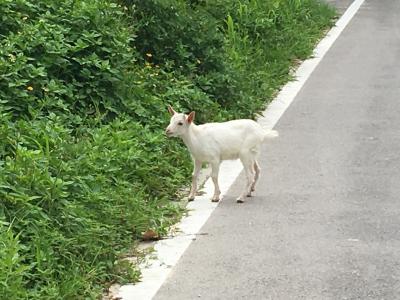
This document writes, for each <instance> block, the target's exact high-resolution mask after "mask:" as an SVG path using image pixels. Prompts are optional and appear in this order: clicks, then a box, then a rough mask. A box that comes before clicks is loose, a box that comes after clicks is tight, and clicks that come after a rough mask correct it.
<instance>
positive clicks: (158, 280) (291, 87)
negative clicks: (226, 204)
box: [117, 0, 364, 300]
mask: <svg viewBox="0 0 400 300" xmlns="http://www.w3.org/2000/svg"><path fill="white" fill-rule="evenodd" d="M363 2H364V0H355V1H354V2H353V3H352V4H351V5H350V6H349V8H348V9H347V10H346V12H345V13H344V14H343V16H342V17H341V18H340V19H339V20H338V21H337V22H336V26H335V27H333V28H332V29H331V30H330V31H329V32H328V34H327V35H326V37H325V38H324V39H323V40H321V42H320V43H319V44H318V45H317V47H316V48H315V50H314V55H313V58H310V59H308V60H306V61H304V62H303V63H302V64H301V65H300V67H299V68H298V70H297V72H296V74H295V79H296V80H295V81H291V82H289V83H288V84H286V85H285V86H284V87H283V88H282V90H281V91H280V93H279V94H278V95H277V97H276V98H275V99H274V100H273V101H272V102H271V103H270V104H269V106H268V108H267V109H266V110H265V111H264V112H263V114H262V116H261V117H260V118H259V119H258V122H259V123H260V124H261V125H262V126H263V127H264V128H266V129H271V128H273V127H274V126H275V124H276V123H277V122H278V120H279V119H280V117H281V116H282V115H283V113H284V112H285V111H286V109H287V108H288V107H289V105H290V104H291V103H292V101H293V99H294V98H295V97H296V95H297V93H298V92H299V91H300V89H301V88H302V86H303V85H304V83H305V82H306V80H307V79H308V78H309V77H310V75H311V73H312V72H313V71H314V69H315V68H316V66H317V65H318V64H319V62H320V61H321V60H322V58H323V57H324V55H325V54H326V53H327V52H328V50H329V48H330V47H331V46H332V44H333V43H334V42H335V40H336V39H337V37H338V36H339V35H340V33H341V32H342V31H343V29H344V28H345V27H346V25H347V24H348V23H349V22H350V20H351V19H352V18H353V16H354V15H355V14H356V12H357V11H358V9H359V8H360V6H361V5H362V4H363ZM241 171H242V165H241V163H240V162H239V161H225V162H223V163H222V165H221V170H220V174H219V178H220V179H221V180H220V188H221V192H222V196H224V195H225V194H226V193H227V191H228V190H229V187H230V186H231V185H232V184H233V183H234V181H235V179H236V178H237V176H239V174H240V172H241ZM203 191H204V194H203V195H202V196H198V197H196V200H195V201H193V202H190V203H189V204H188V206H187V208H188V210H189V214H188V216H187V217H185V218H183V219H182V220H181V222H180V223H179V224H178V228H179V229H180V230H181V231H180V232H179V233H178V234H177V235H176V236H175V237H174V238H171V239H167V240H161V241H159V242H157V243H156V245H155V247H154V249H155V250H156V255H157V258H156V259H151V260H150V261H148V262H147V263H146V264H145V265H143V266H141V267H142V281H141V282H140V283H137V284H135V285H124V286H122V287H121V288H120V290H119V294H118V295H117V296H118V297H120V298H121V299H123V300H150V299H152V298H153V297H154V295H155V294H156V293H157V291H158V289H159V288H160V287H161V285H162V284H163V282H164V281H165V279H166V278H167V276H168V274H169V273H170V271H171V269H172V267H173V266H174V265H175V264H176V263H177V262H178V260H179V258H180V257H181V256H182V254H183V253H184V252H185V250H186V249H187V247H188V246H189V245H190V243H191V242H192V240H193V239H195V237H196V234H197V233H198V232H199V230H200V229H201V227H202V226H203V225H204V224H205V222H206V221H207V219H208V218H209V216H210V215H211V213H212V212H213V211H214V209H215V208H216V207H217V205H218V204H217V203H212V202H211V201H210V199H211V197H212V195H213V184H212V182H211V180H207V181H206V183H205V186H204V189H203Z"/></svg>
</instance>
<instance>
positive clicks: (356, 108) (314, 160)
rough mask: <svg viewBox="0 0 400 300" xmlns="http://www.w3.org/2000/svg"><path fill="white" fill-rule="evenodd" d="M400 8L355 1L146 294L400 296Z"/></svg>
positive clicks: (390, 1) (391, 2) (388, 2)
mask: <svg viewBox="0 0 400 300" xmlns="http://www.w3.org/2000/svg"><path fill="white" fill-rule="evenodd" d="M334 2H335V1H334ZM336 2H341V3H344V1H336ZM399 16H400V1H398V0H381V1H373V0H367V1H366V2H365V3H364V4H363V5H362V7H361V8H360V10H359V11H358V13H357V14H356V15H355V17H354V18H353V19H352V21H351V22H350V24H349V25H348V26H347V27H346V29H345V30H344V31H343V32H342V34H341V36H340V37H339V38H338V39H337V40H336V42H335V44H334V45H333V46H332V48H331V49H330V50H329V52H328V53H327V54H326V56H325V57H324V59H323V60H322V62H321V63H320V64H319V65H318V67H317V68H316V70H315V71H314V72H313V74H312V75H311V77H310V78H309V79H308V81H307V82H306V84H305V85H304V87H303V88H302V90H301V91H300V93H299V94H298V95H297V97H296V99H295V100H294V102H293V103H292V105H291V106H290V107H289V108H288V110H287V111H286V113H285V114H284V115H283V117H282V118H281V119H280V121H279V123H278V124H277V126H276V127H275V129H277V130H278V131H279V132H280V137H279V138H278V139H275V140H271V141H268V142H267V143H266V144H265V145H264V148H263V154H262V158H261V164H262V168H263V174H262V177H261V179H260V182H259V185H258V190H257V191H256V194H255V197H253V198H251V199H249V200H248V201H247V202H246V203H244V204H237V203H236V201H235V198H236V196H237V195H238V194H239V192H240V188H241V187H242V185H243V184H242V182H244V178H243V176H241V177H240V178H239V179H238V180H237V182H236V183H235V184H234V185H233V187H232V188H231V190H230V191H229V193H228V195H227V196H226V197H225V198H224V199H223V201H222V203H221V204H220V205H219V206H218V207H217V208H216V210H215V211H214V212H213V214H212V215H211V217H210V219H209V220H208V221H207V223H206V224H205V226H204V227H203V228H202V230H201V233H202V235H198V237H197V239H196V240H195V241H194V242H193V243H192V244H191V245H190V246H189V248H188V249H187V250H186V252H185V253H184V255H183V256H182V258H181V259H180V261H179V262H178V264H177V265H176V266H175V267H174V269H173V270H172V272H171V274H170V276H169V277H168V279H167V281H166V282H165V283H164V284H163V286H162V287H161V289H160V290H159V291H158V293H157V295H156V296H155V298H154V299H158V300H161V299H168V300H170V299H173V300H179V299H284V300H287V299H307V300H308V299H319V300H320V299H390V300H392V299H400V59H399V58H400V17H399Z"/></svg>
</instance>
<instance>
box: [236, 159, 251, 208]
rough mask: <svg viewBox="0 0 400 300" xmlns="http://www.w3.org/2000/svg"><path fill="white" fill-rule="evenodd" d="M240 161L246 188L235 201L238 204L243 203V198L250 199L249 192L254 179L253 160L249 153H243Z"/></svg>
mask: <svg viewBox="0 0 400 300" xmlns="http://www.w3.org/2000/svg"><path fill="white" fill-rule="evenodd" d="M240 161H241V162H242V164H243V169H244V171H245V174H246V186H245V188H244V190H243V192H242V194H241V195H240V196H239V197H238V198H237V199H236V201H237V202H238V203H243V202H244V198H245V197H251V191H252V188H253V185H254V179H255V175H256V174H255V168H254V162H255V160H254V158H253V157H252V155H251V153H249V152H248V153H243V154H242V155H241V156H240Z"/></svg>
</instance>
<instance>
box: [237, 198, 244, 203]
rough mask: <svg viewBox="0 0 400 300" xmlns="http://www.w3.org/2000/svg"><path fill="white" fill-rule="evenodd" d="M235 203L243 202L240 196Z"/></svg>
mask: <svg viewBox="0 0 400 300" xmlns="http://www.w3.org/2000/svg"><path fill="white" fill-rule="evenodd" d="M236 203H244V200H243V199H242V198H237V199H236Z"/></svg>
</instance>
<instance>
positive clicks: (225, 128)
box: [198, 119, 265, 160]
mask: <svg viewBox="0 0 400 300" xmlns="http://www.w3.org/2000/svg"><path fill="white" fill-rule="evenodd" d="M198 127H199V129H200V130H199V133H200V136H199V137H200V139H201V140H203V147H205V148H204V149H205V150H207V153H210V154H211V155H216V154H217V153H218V155H219V156H220V158H221V159H223V160H225V159H236V158H238V157H239V155H240V153H244V152H246V151H258V150H259V145H260V144H261V143H262V141H263V140H264V136H265V132H264V130H263V129H262V128H261V126H260V125H259V124H258V123H256V122H255V121H253V120H247V119H241V120H233V121H228V122H222V123H207V124H204V125H199V126H198Z"/></svg>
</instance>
